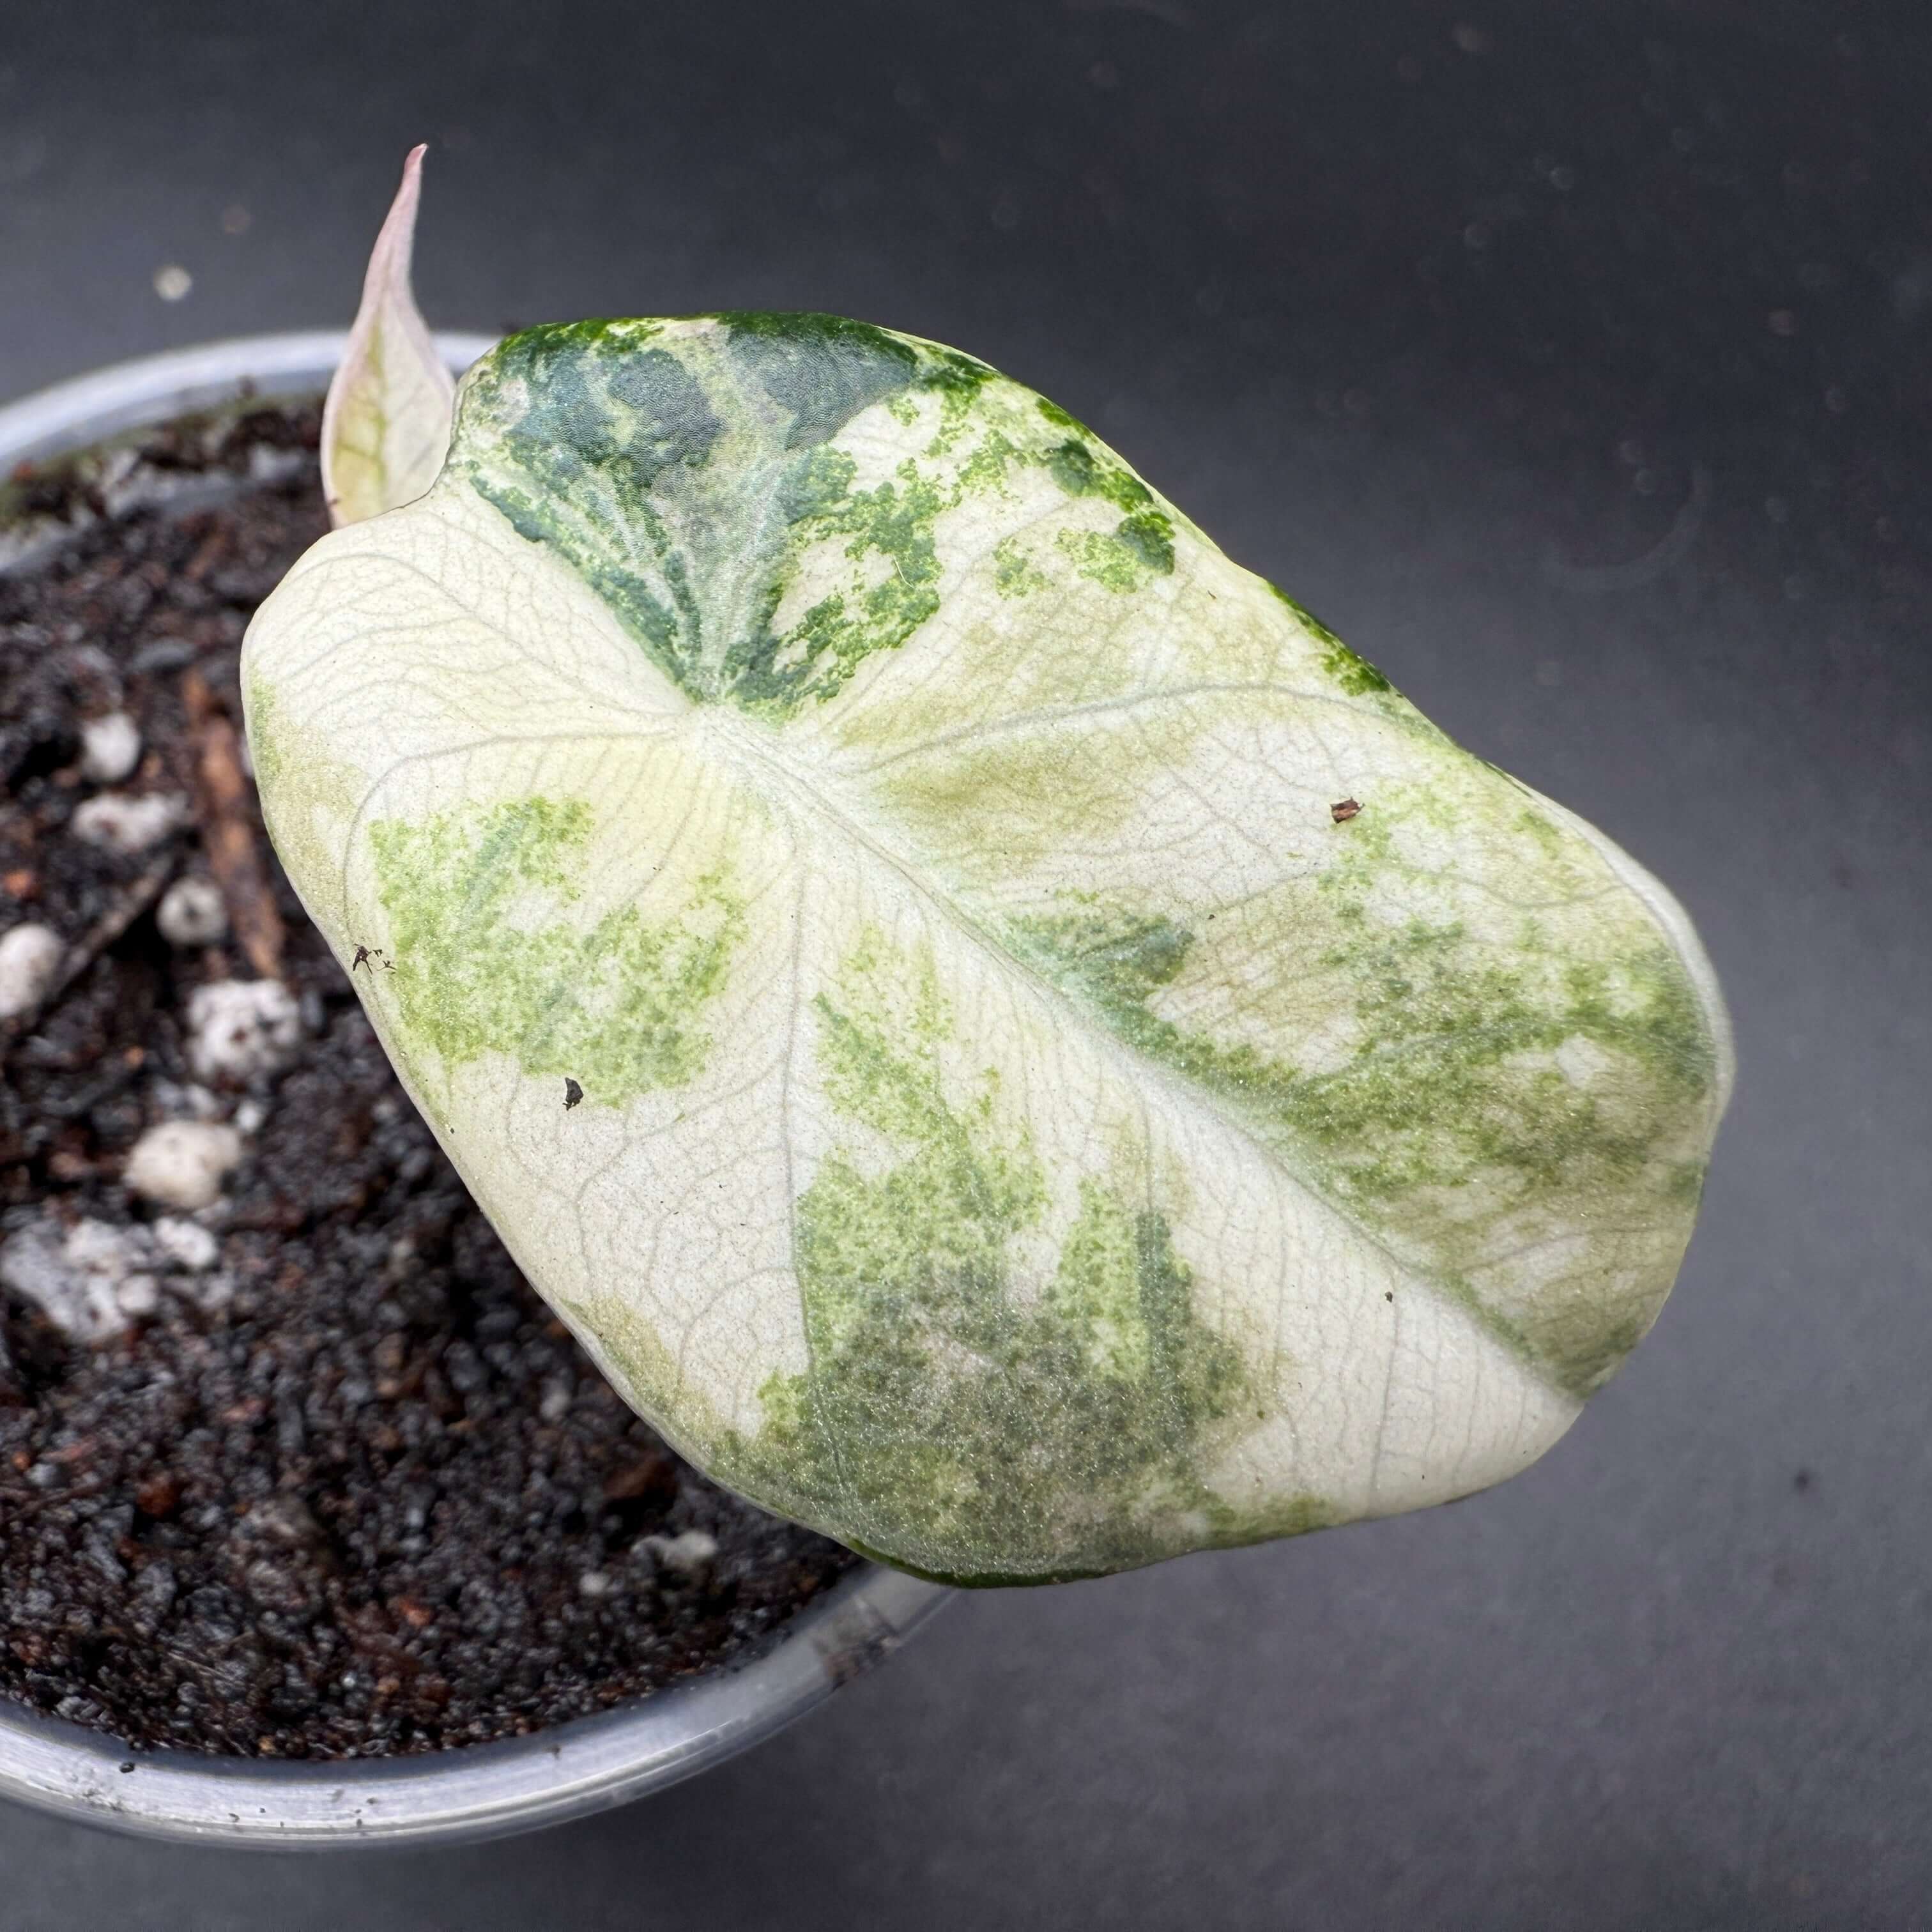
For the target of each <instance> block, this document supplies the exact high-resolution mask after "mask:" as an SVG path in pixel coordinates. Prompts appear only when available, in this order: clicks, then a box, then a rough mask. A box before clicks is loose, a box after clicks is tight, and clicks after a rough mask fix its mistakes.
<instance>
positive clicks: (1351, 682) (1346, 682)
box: [1268, 583, 1395, 697]
mask: <svg viewBox="0 0 1932 1932" xmlns="http://www.w3.org/2000/svg"><path fill="white" fill-rule="evenodd" d="M1268 588H1269V589H1271V590H1272V591H1273V592H1274V594H1275V595H1276V596H1277V597H1278V598H1280V600H1281V601H1282V602H1283V603H1284V604H1286V605H1287V606H1288V607H1289V609H1290V610H1292V611H1293V612H1294V613H1295V619H1296V621H1297V622H1298V623H1300V625H1301V627H1302V628H1303V629H1304V630H1305V631H1308V632H1309V633H1310V634H1311V635H1312V636H1313V637H1314V638H1315V640H1316V642H1317V643H1319V644H1320V645H1321V646H1322V669H1323V670H1325V671H1326V672H1327V673H1328V675H1329V676H1330V677H1331V679H1333V680H1334V682H1336V683H1337V684H1339V685H1340V686H1341V687H1342V688H1343V691H1346V693H1347V694H1349V696H1350V697H1362V696H1363V695H1364V694H1366V693H1367V692H1370V691H1393V690H1394V688H1395V686H1394V685H1392V684H1391V683H1390V682H1389V681H1388V679H1387V678H1386V677H1385V676H1384V675H1383V674H1382V672H1380V671H1379V670H1377V669H1376V667H1375V666H1374V665H1373V664H1371V663H1370V661H1368V659H1367V658H1365V657H1360V656H1358V655H1357V654H1356V653H1355V652H1353V651H1352V650H1351V649H1349V646H1347V645H1346V644H1345V643H1343V641H1342V640H1341V639H1340V637H1337V636H1336V634H1335V633H1334V631H1331V630H1330V629H1329V628H1328V625H1326V624H1325V623H1323V622H1322V619H1320V618H1319V617H1318V616H1316V614H1315V613H1314V612H1313V611H1312V610H1307V609H1306V608H1304V607H1303V606H1302V605H1301V604H1298V603H1297V602H1296V601H1295V599H1294V598H1292V597H1291V596H1289V594H1288V592H1286V590H1284V589H1282V588H1281V586H1280V585H1279V584H1277V583H1271V584H1270V585H1269V586H1268Z"/></svg>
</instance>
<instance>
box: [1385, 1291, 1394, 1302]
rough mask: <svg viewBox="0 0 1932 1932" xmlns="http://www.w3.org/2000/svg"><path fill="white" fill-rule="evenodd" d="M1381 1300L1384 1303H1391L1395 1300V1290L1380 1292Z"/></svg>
mask: <svg viewBox="0 0 1932 1932" xmlns="http://www.w3.org/2000/svg"><path fill="white" fill-rule="evenodd" d="M1382 1299H1383V1300H1384V1301H1394V1299H1395V1290H1394V1289H1392V1288H1391V1289H1384V1290H1383V1292H1382Z"/></svg>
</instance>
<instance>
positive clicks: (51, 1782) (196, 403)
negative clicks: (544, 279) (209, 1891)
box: [0, 330, 953, 1849]
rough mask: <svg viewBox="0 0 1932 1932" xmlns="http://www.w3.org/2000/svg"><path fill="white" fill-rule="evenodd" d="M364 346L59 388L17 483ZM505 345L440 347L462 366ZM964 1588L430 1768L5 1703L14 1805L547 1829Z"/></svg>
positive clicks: (7, 422)
mask: <svg viewBox="0 0 1932 1932" xmlns="http://www.w3.org/2000/svg"><path fill="white" fill-rule="evenodd" d="M347 340H348V337H347V332H346V331H342V330H318V331H305V332H299V333H290V334H285V335H257V336H247V337H242V338H236V339H234V340H232V341H223V342H213V343H207V344H199V345H197V346H196V347H191V348H185V349H175V350H167V351H166V352H164V353H162V354H160V355H157V356H142V357H141V358H139V359H138V360H136V361H133V362H121V363H117V364H115V365H113V366H112V367H110V368H105V369H101V370H98V371H95V372H94V373H92V374H88V375H84V376H80V377H75V378H74V379H73V380H71V381H68V382H65V383H57V384H55V386H53V387H52V388H50V389H43V390H41V391H40V392H39V393H38V394H37V395H31V396H28V397H27V398H25V399H24V400H23V401H19V402H16V403H11V404H7V406H6V407H4V408H0V476H4V475H6V474H7V472H10V470H11V469H13V466H15V465H16V464H17V463H23V462H28V463H34V462H41V461H45V460H48V459H49V458H54V457H57V456H64V455H71V454H73V453H74V452H78V451H80V450H83V449H88V448H90V447H92V446H95V445H96V444H99V443H106V442H110V441H112V440H114V439H115V438H117V437H121V436H123V435H124V434H127V432H129V431H133V430H136V429H141V428H147V427H148V426H149V425H153V424H155V423H158V422H166V420H168V419H169V418H170V417H173V416H187V415H191V414H193V413H196V412H198V411H201V410H209V409H214V408H218V407H223V406H225V405H232V404H235V403H236V402H237V401H241V400H242V399H243V398H244V397H245V395H248V394H250V393H251V391H252V394H253V395H254V396H255V397H257V398H261V399H263V400H265V401H266V400H269V399H271V398H281V397H289V396H296V395H314V394H315V393H317V392H318V391H319V390H320V389H322V388H323V387H324V386H326V383H327V381H328V379H329V376H330V374H332V372H333V371H334V370H335V365H336V364H337V362H338V361H339V360H340V359H341V353H342V349H343V345H344V343H345V342H347ZM436 341H437V347H438V348H439V349H440V350H441V351H442V353H443V356H444V358H445V359H446V361H447V362H449V365H450V367H451V368H452V369H453V370H456V371H461V370H463V369H465V368H467V367H468V366H469V364H471V363H472V362H474V361H475V359H477V357H478V356H481V355H483V354H484V353H486V352H487V350H489V349H490V348H491V347H493V345H494V343H495V341H496V338H495V337H493V336H488V335H445V334H439V335H437V338H436ZM952 1595H953V1592H952V1591H950V1589H947V1588H945V1587H944V1586H942V1585H940V1584H936V1583H928V1582H926V1581H925V1580H922V1579H921V1578H919V1577H911V1576H908V1575H906V1574H903V1573H902V1572H900V1571H894V1570H889V1569H886V1568H884V1567H883V1566H882V1565H878V1564H876V1563H871V1562H867V1563H865V1565H863V1566H862V1568H859V1570H857V1571H853V1573H852V1574H850V1575H849V1576H847V1577H844V1578H843V1579H841V1580H840V1582H839V1583H838V1584H836V1585H835V1586H834V1587H833V1588H832V1589H830V1590H829V1591H827V1592H826V1593H825V1595H823V1596H822V1597H820V1598H817V1600H816V1601H813V1602H811V1603H810V1604H807V1605H806V1606H805V1608H804V1609H803V1610H800V1611H799V1612H798V1613H797V1614H796V1616H793V1617H792V1618H790V1619H789V1620H788V1621H787V1622H786V1623H785V1624H784V1625H782V1626H781V1628H779V1629H778V1631H775V1632H774V1633H773V1634H772V1636H771V1637H769V1639H767V1640H766V1642H765V1643H763V1644H762V1645H760V1646H759V1647H758V1648H757V1649H756V1650H755V1651H754V1652H752V1653H751V1655H749V1656H748V1657H747V1658H744V1659H742V1661H736V1662H733V1663H732V1664H727V1665H726V1666H725V1667H724V1668H723V1669H721V1670H715V1671H711V1672H708V1673H706V1674H704V1675H703V1676H700V1677H697V1678H694V1679H690V1680H688V1681H687V1682H682V1683H679V1684H676V1685H672V1686H671V1687H670V1688H668V1689H667V1690H663V1691H656V1692H654V1693H652V1694H649V1695H648V1696H645V1697H637V1698H634V1699H632V1700H630V1701H628V1703H624V1704H622V1705H619V1706H617V1707H616V1708H615V1709H612V1710H609V1711H605V1712H600V1713H598V1715H595V1716H594V1717H589V1718H577V1719H574V1720H573V1721H571V1722H569V1723H568V1724H557V1725H553V1726H551V1727H549V1728H547V1729H546V1730H541V1731H538V1732H536V1733H532V1735H531V1736H528V1737H522V1738H511V1739H502V1740H499V1741H498V1742H495V1743H492V1744H481V1745H455V1746H452V1747H451V1748H449V1749H447V1750H445V1751H437V1752H432V1753H425V1754H423V1755H422V1756H421V1757H398V1758H374V1759H371V1758H363V1759H353V1760H342V1759H328V1760H275V1759H256V1758H242V1757H223V1756H220V1755H217V1754H202V1753H200V1752H196V1751H178V1750H164V1751H134V1750H132V1749H130V1748H129V1747H128V1746H127V1745H125V1744H124V1743H122V1742H120V1741H119V1740H118V1739H115V1738H113V1737H112V1736H109V1735H108V1734H107V1733H104V1732H100V1731H92V1730H83V1728H82V1727H80V1726H79V1725H77V1724H68V1723H67V1722H65V1721H63V1720H62V1719H59V1718H50V1717H47V1716H45V1715H42V1714H41V1713H40V1712H35V1711H33V1710H30V1709H28V1708H27V1707H26V1706H24V1705H21V1704H19V1703H16V1702H15V1701H14V1700H12V1699H11V1698H8V1697H0V1797H4V1798H11V1799H17V1800H19V1801H20V1802H22V1803H24V1804H26V1805H32V1806H34V1807H36V1808H38V1809H40V1810H42V1811H49V1812H53V1813H56V1814H60V1815H62V1816H64V1817H68V1818H71V1819H77V1820H82V1821H84V1822H86V1823H92V1824H96V1825H101V1826H108V1827H110V1828H112V1829H117V1830H120V1831H123V1832H130V1833H134V1834H138V1835H142V1836H145V1837H148V1838H166V1839H172V1840H175V1841H186V1842H189V1843H202V1844H220V1845H227V1846H264V1847H268V1848H271V1849H289V1848H291V1847H296V1846H314V1847H318V1848H320V1847H324V1846H342V1845H368V1844H404V1843H410V1844H421V1843H426V1842H431V1841H434V1842H436V1843H455V1842H460V1841H465V1840H475V1839H479V1838H495V1837H500V1836H505V1835H508V1834H510V1833H511V1832H523V1831H529V1830H532V1829H535V1828H536V1827H538V1826H544V1825H551V1824H557V1823H562V1821H563V1820H565V1819H568V1818H574V1817H581V1816H583V1814H586V1813H587V1812H591V1811H600V1810H603V1809H606V1808H609V1807H610V1806H613V1805H622V1804H625V1803H628V1802H629V1801H630V1800H631V1799H635V1798H639V1797H641V1796H643V1795H644V1793H646V1792H650V1791H658V1790H663V1789H664V1788H665V1787H667V1786H668V1785H671V1784H676V1783H678V1782H679V1781H681V1780H682V1779H684V1778H689V1777H691V1776H692V1775H694V1774H695V1773H697V1772H700V1771H704V1770H707V1769H709V1768H710V1767H711V1766H713V1765H716V1764H721V1763H723V1762H724V1760H726V1759H727V1758H729V1757H735V1756H736V1754H737V1753H738V1752H739V1751H743V1750H745V1749H746V1748H748V1747H749V1746H751V1745H754V1744H757V1743H758V1742H760V1741H761V1740H762V1739H765V1738H767V1737H769V1736H771V1735H772V1733H774V1732H775V1731H778V1730H781V1729H782V1728H783V1727H784V1726H785V1725H787V1724H790V1723H791V1722H792V1721H793V1720H794V1719H796V1718H800V1717H802V1716H803V1715H804V1714H805V1712H807V1711H808V1710H811V1709H813V1708H814V1706H817V1705H819V1704H820V1703H823V1702H824V1701H825V1700H826V1698H827V1697H830V1696H831V1694H832V1692H833V1691H836V1690H838V1688H840V1687H841V1686H842V1685H845V1684H847V1683H849V1682H851V1680H852V1679H853V1678H854V1677H856V1676H859V1675H860V1674H861V1673H863V1672H864V1671H865V1670H868V1669H870V1668H871V1667H872V1666H873V1665H874V1664H877V1663H879V1662H880V1661H882V1660H883V1658H885V1657H886V1655H889V1653H890V1652H892V1651H893V1650H894V1649H896V1648H897V1647H898V1645H899V1644H900V1643H902V1642H903V1641H904V1640H905V1639H906V1638H907V1637H910V1635H911V1634H913V1631H915V1630H916V1629H917V1628H919V1625H922V1623H924V1622H926V1619H928V1618H929V1617H930V1616H932V1615H933V1614H934V1613H935V1611H937V1610H939V1609H940V1608H941V1607H942V1606H943V1605H944V1604H945V1603H946V1602H947V1601H948V1600H949V1599H950V1598H951V1596H952Z"/></svg>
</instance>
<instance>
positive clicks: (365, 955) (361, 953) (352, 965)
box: [349, 946, 369, 973]
mask: <svg viewBox="0 0 1932 1932" xmlns="http://www.w3.org/2000/svg"><path fill="white" fill-rule="evenodd" d="M368 963H369V949H368V947H366V946H359V947H356V957H355V958H354V959H352V960H351V961H350V962H349V970H350V972H352V973H353V972H354V971H355V970H356V968H357V967H359V966H367V965H368Z"/></svg>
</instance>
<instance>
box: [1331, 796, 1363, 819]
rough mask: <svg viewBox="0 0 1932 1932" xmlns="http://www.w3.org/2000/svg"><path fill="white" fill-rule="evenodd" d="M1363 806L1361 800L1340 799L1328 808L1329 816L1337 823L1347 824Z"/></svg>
mask: <svg viewBox="0 0 1932 1932" xmlns="http://www.w3.org/2000/svg"><path fill="white" fill-rule="evenodd" d="M1358 811H1361V804H1360V802H1358V800H1356V799H1352V798H1344V799H1337V802H1335V803H1334V804H1333V805H1331V806H1330V807H1329V808H1328V816H1329V817H1331V818H1332V819H1333V820H1334V821H1335V823H1337V825H1346V824H1347V823H1348V822H1349V820H1350V819H1352V818H1353V817H1355V814H1356V813H1357V812H1358Z"/></svg>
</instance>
